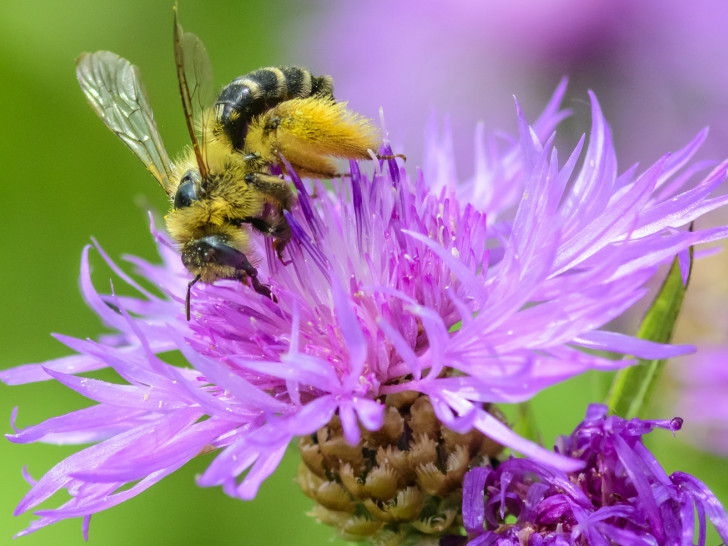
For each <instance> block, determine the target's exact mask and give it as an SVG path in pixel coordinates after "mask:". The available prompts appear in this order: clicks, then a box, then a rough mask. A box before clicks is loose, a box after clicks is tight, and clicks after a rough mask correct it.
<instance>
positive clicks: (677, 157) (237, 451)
mask: <svg viewBox="0 0 728 546" xmlns="http://www.w3.org/2000/svg"><path fill="white" fill-rule="evenodd" d="M563 91H564V85H562V86H561V87H560V88H559V91H558V92H557V94H556V96H555V97H554V99H553V100H552V101H551V103H550V104H549V105H548V107H547V108H546V111H545V112H544V114H543V115H542V116H541V118H540V119H539V120H538V121H536V122H535V123H534V124H533V126H530V125H529V124H528V122H527V121H526V118H525V116H524V115H523V113H522V112H521V111H520V109H518V121H519V130H520V134H519V138H518V139H517V141H515V142H514V143H510V144H508V146H507V147H506V149H505V150H500V148H499V146H498V145H497V143H496V141H495V140H487V139H485V137H484V136H483V135H482V133H479V136H478V142H479V150H478V153H479V160H478V164H477V172H476V176H475V177H474V178H473V179H472V180H470V181H468V182H467V183H464V184H457V182H456V180H455V178H454V175H453V174H452V173H453V169H452V166H453V164H452V157H451V156H450V155H449V152H448V149H447V146H446V144H443V143H442V142H440V141H439V139H438V138H436V137H435V136H432V138H431V142H432V143H433V144H434V146H433V149H432V150H430V152H429V154H430V165H432V167H431V168H429V169H428V171H427V172H422V171H418V172H417V173H416V174H415V175H413V177H412V178H410V176H409V175H408V173H407V172H406V171H405V169H404V168H403V167H401V166H399V165H398V164H397V163H396V161H395V160H389V161H384V162H381V163H380V164H379V166H378V168H375V172H374V174H373V175H367V174H364V173H362V171H361V168H362V167H360V166H359V165H358V164H356V163H351V166H350V168H351V176H350V177H346V178H342V179H340V180H335V181H333V185H332V186H331V187H327V186H325V185H324V184H323V183H321V182H312V183H307V182H304V181H302V180H301V179H299V178H298V177H297V176H295V174H294V175H293V176H292V182H293V184H294V185H295V187H296V189H297V191H298V204H297V206H295V207H294V208H293V209H292V212H291V213H290V214H289V215H288V216H287V218H288V221H289V224H290V226H291V230H292V233H293V237H292V240H291V242H290V243H289V244H288V246H287V247H286V254H285V255H284V257H285V258H286V263H280V262H279V261H278V260H277V257H276V256H275V252H274V251H273V250H272V248H271V246H270V243H269V241H266V240H262V239H261V240H259V241H258V244H259V248H258V255H259V256H261V258H262V261H261V263H260V264H259V265H258V270H259V278H261V280H262V281H263V282H266V283H267V284H269V285H270V286H271V289H272V291H273V293H274V294H275V295H276V297H277V300H278V301H277V303H275V302H273V301H271V300H270V299H268V298H265V297H262V296H260V295H259V294H256V293H254V292H253V291H252V290H251V289H249V288H247V287H245V286H242V285H241V284H240V283H235V282H231V281H222V282H219V283H216V284H215V285H204V286H201V285H199V284H198V285H196V286H195V287H194V289H193V292H192V311H193V316H192V320H191V321H190V322H187V321H186V320H185V316H184V308H183V300H184V298H183V295H184V293H185V287H186V284H187V282H188V281H189V275H188V274H187V272H186V271H185V270H184V268H183V267H182V264H181V263H180V259H179V255H178V253H177V251H176V249H175V248H174V247H173V246H172V245H170V243H169V241H168V239H167V238H166V237H165V236H164V235H162V234H159V233H157V232H156V230H154V229H153V231H154V234H155V237H156V238H157V240H158V241H159V249H160V253H161V256H162V259H163V263H162V264H160V265H156V264H150V263H147V262H145V261H142V260H140V259H137V258H130V261H131V262H132V263H133V264H134V265H135V266H136V268H137V273H138V274H139V275H141V276H142V277H144V278H145V279H147V280H148V281H150V282H151V283H153V284H154V285H155V286H157V287H158V288H159V289H160V290H161V291H162V293H163V296H161V297H160V296H158V295H155V294H153V293H151V292H149V291H147V290H146V289H144V288H143V287H142V286H140V285H138V284H137V283H136V282H135V281H134V280H132V279H131V278H130V277H128V276H127V275H126V274H125V273H124V272H123V271H122V270H121V269H119V268H118V267H117V266H116V265H114V264H113V262H111V260H109V259H108V257H106V256H105V254H104V253H103V251H102V250H101V249H100V248H98V247H97V248H98V250H99V252H101V254H102V256H103V257H104V259H106V260H107V261H108V263H109V264H110V265H111V267H112V268H113V269H114V271H115V272H116V273H117V274H118V275H119V276H120V277H121V278H122V279H123V280H124V281H126V282H127V283H129V284H130V285H131V286H132V287H134V288H135V289H136V290H138V292H139V294H140V296H139V297H136V298H132V297H122V296H118V295H116V294H115V293H114V291H113V287H112V291H111V294H109V295H101V294H99V293H98V292H97V291H96V289H95V288H94V286H93V285H92V283H91V281H90V277H89V257H88V249H87V250H86V251H84V254H83V259H82V270H81V287H82V291H83V294H84V297H85V298H86V300H87V301H88V303H89V305H90V306H91V307H92V308H93V309H94V310H95V311H96V312H97V313H98V315H99V316H100V317H101V318H102V319H103V321H104V322H105V323H106V325H107V326H109V327H111V328H112V329H114V330H115V331H116V332H117V333H116V334H115V335H112V336H106V337H104V338H102V339H101V340H100V341H90V340H79V339H73V338H69V337H66V336H58V338H59V339H60V340H61V341H62V342H64V343H65V344H66V345H68V346H69V347H70V348H72V349H73V350H74V351H76V352H77V354H76V355H74V356H70V357H66V358H63V359H59V360H55V361H51V362H47V363H44V364H42V365H28V366H22V367H19V368H16V369H13V370H7V371H4V372H2V374H1V375H0V378H1V379H2V380H3V381H5V382H6V383H9V384H16V383H23V382H30V381H40V380H47V379H51V378H53V379H55V380H57V381H59V382H60V383H62V384H64V385H66V386H67V387H69V388H72V389H74V390H76V391H78V392H79V393H81V394H83V395H84V396H86V397H88V398H90V399H91V400H94V401H95V402H97V404H96V405H95V406H93V407H91V408H88V409H83V410H79V411H76V412H72V413H70V414H67V415H62V416H59V417H53V418H51V419H49V420H47V421H45V422H43V423H40V424H38V425H35V426H31V427H28V428H25V429H23V430H20V431H18V432H17V433H16V434H13V435H9V436H8V438H9V439H10V440H11V441H14V442H18V443H27V442H34V441H44V442H50V443H85V442H97V443H96V444H95V445H93V446H91V447H88V448H86V449H84V450H82V451H79V452H78V453H76V454H75V455H72V456H71V457H69V458H68V459H66V460H64V461H62V462H61V463H59V464H58V465H56V466H55V467H54V468H52V469H51V470H50V471H49V472H48V473H47V474H46V475H45V476H43V477H42V478H41V479H40V480H38V481H37V482H34V483H33V487H32V488H31V490H30V491H29V493H28V494H27V495H26V496H25V498H24V499H23V500H22V501H21V503H20V504H19V506H18V508H17V512H18V513H20V512H24V511H26V510H29V509H32V508H34V507H35V506H37V505H38V504H39V503H41V502H43V501H44V500H46V499H48V498H49V497H50V496H51V495H53V494H54V493H55V492H57V491H58V490H60V489H67V490H68V492H69V493H70V494H71V499H70V500H69V501H68V502H66V503H65V504H64V505H62V506H61V507H59V508H57V509H54V510H44V511H41V512H39V515H40V519H39V520H38V521H37V522H35V523H34V524H33V525H32V526H31V528H30V529H29V530H27V531H24V533H27V532H30V531H32V530H35V529H37V528H39V527H42V526H44V525H48V524H50V523H53V522H55V521H58V520H59V519H63V518H67V517H79V516H84V517H88V516H90V514H92V513H94V512H97V511H99V510H102V509H105V508H108V507H110V506H113V505H115V504H118V503H119V502H122V501H124V500H126V499H128V498H130V497H132V496H134V495H136V494H138V493H139V492H140V491H143V490H144V489H146V488H147V487H149V486H151V485H152V484H154V483H156V482H157V481H159V480H160V479H161V478H163V477H164V476H166V475H167V474H169V473H171V472H173V471H174V470H176V469H177V468H179V467H180V466H181V465H183V464H184V463H185V462H187V461H188V460H190V459H191V458H192V457H194V456H195V455H197V454H199V453H206V452H210V451H216V452H218V454H217V456H216V458H215V459H214V461H213V462H212V463H211V465H210V466H209V467H208V469H207V470H206V471H205V472H204V473H203V474H202V475H201V476H200V478H199V480H198V482H199V484H200V485H203V486H211V485H220V486H222V487H223V489H224V491H225V492H226V493H228V494H229V495H232V496H236V497H239V498H242V499H250V498H253V497H254V496H255V495H256V492H257V490H258V487H259V486H260V484H261V482H262V481H263V480H264V479H265V478H266V477H267V476H268V475H270V474H271V473H272V472H273V471H274V470H275V468H276V466H277V464H278V462H279V461H280V459H281V457H282V456H283V452H284V451H285V449H286V446H287V445H288V444H289V442H290V441H291V440H292V439H293V438H295V437H300V436H307V435H310V434H313V433H314V432H316V431H318V430H320V429H322V428H323V427H325V426H327V425H328V424H329V423H331V422H332V419H333V418H334V417H335V416H336V419H337V423H339V424H337V427H338V428H340V430H341V435H342V438H343V439H344V440H345V441H346V442H347V443H348V444H350V445H355V444H357V443H358V442H359V441H360V439H361V438H362V430H364V431H376V430H378V429H379V428H380V427H381V426H382V424H383V423H384V422H385V413H386V409H387V408H386V407H385V403H384V401H385V399H386V396H387V395H395V394H397V393H403V392H416V393H420V394H422V395H426V396H427V397H428V400H429V401H428V403H429V404H431V407H432V411H433V414H434V415H435V416H436V418H437V419H438V421H439V423H442V424H443V425H444V426H446V427H447V428H448V429H450V430H452V431H455V432H460V433H464V432H467V431H469V430H471V429H476V430H478V431H480V432H481V433H483V434H485V435H486V436H488V437H490V438H491V439H493V440H495V441H496V442H498V443H500V444H502V445H504V446H507V447H510V448H512V449H514V450H516V451H519V452H521V453H523V454H526V455H528V456H529V457H531V458H532V460H534V461H541V462H545V463H549V464H551V465H554V466H555V467H558V468H561V469H563V470H574V469H576V468H579V467H580V466H582V464H583V462H582V461H579V460H574V459H571V458H569V456H568V455H567V454H561V453H554V452H551V451H548V450H545V449H543V448H541V447H539V446H537V445H536V444H534V443H532V442H530V441H527V440H526V439H524V438H521V437H520V436H518V435H517V434H515V433H514V432H512V431H511V430H510V429H509V428H508V427H507V426H505V424H503V423H502V421H501V420H499V419H497V418H496V417H494V416H493V415H492V414H491V413H489V412H488V411H487V405H488V404H490V403H499V402H518V401H522V400H526V399H528V398H530V397H531V396H533V395H534V394H535V393H537V392H539V391H540V390H542V389H544V388H546V387H548V386H549V385H552V384H554V383H557V382H559V381H562V380H564V379H566V378H568V377H571V376H573V375H576V374H579V373H581V372H583V371H585V370H589V369H599V370H611V369H615V368H617V367H620V366H624V365H627V364H629V363H630V362H629V361H615V360H610V359H607V358H605V357H603V356H596V355H593V354H588V353H586V352H584V351H583V350H582V349H583V348H589V349H601V350H604V351H614V352H616V353H621V354H631V355H635V356H641V357H646V358H665V357H669V356H674V355H677V354H682V353H684V352H686V351H687V350H689V349H690V348H689V347H675V346H665V345H658V344H655V343H650V342H647V341H643V340H639V339H635V338H632V337H629V336H627V335H622V334H619V333H616V332H610V331H606V330H601V329H600V328H601V327H602V326H604V325H605V324H606V323H607V322H609V321H610V320H611V319H613V318H614V317H616V316H618V315H620V314H621V313H622V312H623V311H624V310H626V309H627V308H629V307H630V306H631V305H632V304H634V303H635V302H636V301H638V300H639V299H640V298H642V297H643V296H644V295H645V294H646V288H645V283H646V282H647V281H648V280H649V279H650V278H651V277H652V276H653V275H654V274H655V273H656V271H657V268H658V267H659V266H660V265H661V264H663V263H666V262H668V261H670V260H671V259H672V258H673V257H674V256H675V254H678V253H685V251H687V249H688V248H689V247H690V246H692V245H695V244H698V243H703V242H708V241H712V240H715V239H718V238H722V237H725V236H726V235H727V234H728V231H727V230H726V229H725V228H714V229H708V230H703V231H688V230H685V229H680V228H685V227H686V226H687V225H688V224H690V223H691V222H692V221H693V220H694V219H695V218H697V217H699V216H700V215H702V214H703V213H705V212H707V211H709V210H712V209H715V208H717V207H720V206H722V205H724V204H725V203H726V202H728V197H716V198H708V195H709V194H710V193H711V192H712V191H713V190H714V189H715V188H716V187H717V185H718V184H720V182H721V181H722V180H723V178H724V177H725V171H726V164H725V163H722V164H720V165H718V166H716V167H715V168H714V169H713V170H712V171H710V172H708V173H707V174H705V175H704V176H697V173H698V172H699V171H700V170H701V168H704V167H706V165H705V164H696V165H691V166H688V163H689V160H690V158H691V156H692V154H693V153H694V152H695V150H696V149H697V148H698V146H699V145H700V143H701V142H702V141H703V140H704V138H705V132H703V133H701V134H699V135H698V136H697V137H696V138H695V139H694V140H693V141H692V142H690V143H689V144H688V145H687V146H686V147H685V148H683V149H682V150H680V151H678V152H677V153H675V154H672V155H666V156H664V157H663V158H662V159H660V160H659V161H658V162H657V163H656V164H654V165H653V166H651V167H649V168H648V169H646V170H645V171H644V172H641V173H638V172H637V169H636V167H633V168H631V169H628V170H627V171H625V172H624V173H621V174H620V173H619V172H618V169H617V162H616V158H615V154H614V150H613V147H612V143H611V137H610V132H609V128H608V126H607V124H606V122H605V120H604V118H603V117H602V113H601V111H600V109H599V105H598V103H597V101H596V99H595V98H594V97H592V114H593V129H592V132H591V136H590V139H589V145H588V147H587V149H586V152H585V154H584V157H583V164H582V166H581V167H580V168H578V169H577V164H578V161H579V158H580V156H581V153H582V148H583V143H584V139H582V140H581V141H580V142H579V144H578V145H577V146H576V149H575V150H574V151H573V153H571V154H570V155H569V157H568V158H567V159H566V160H565V161H564V162H563V163H560V162H559V157H558V155H557V153H556V151H555V150H554V149H553V146H552V142H553V138H554V136H553V134H552V132H553V130H554V128H555V126H556V124H557V123H558V122H559V121H560V120H561V119H562V118H563V116H564V115H565V112H562V111H560V110H559V108H558V104H559V101H560V98H561V96H562V94H563ZM446 142H447V140H445V143H446ZM486 150H488V151H487V152H486ZM383 153H384V154H389V153H390V150H389V149H388V148H387V149H385V150H383ZM314 195H315V196H316V197H313V196H314ZM175 350H178V351H180V352H181V353H182V355H183V356H184V357H185V359H186V361H187V363H188V366H186V367H178V366H174V365H171V364H169V363H167V362H166V361H165V360H164V359H163V356H164V353H167V352H169V351H175ZM104 367H111V368H113V369H114V370H115V371H116V372H117V373H118V375H119V376H120V378H121V379H122V380H123V382H122V383H110V382H107V381H102V380H97V379H91V378H86V377H81V376H78V375H76V374H79V373H82V372H88V371H92V370H97V369H100V368H104ZM243 475H244V477H242V479H241V476H243ZM128 484H133V485H131V486H130V487H128V488H127V487H126V486H127V485H128Z"/></svg>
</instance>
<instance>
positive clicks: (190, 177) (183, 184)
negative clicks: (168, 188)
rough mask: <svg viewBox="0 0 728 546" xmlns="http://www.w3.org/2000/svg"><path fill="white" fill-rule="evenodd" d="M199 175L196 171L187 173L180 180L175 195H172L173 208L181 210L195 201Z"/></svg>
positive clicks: (197, 197)
mask: <svg viewBox="0 0 728 546" xmlns="http://www.w3.org/2000/svg"><path fill="white" fill-rule="evenodd" d="M199 181H200V174H199V173H198V172H196V171H187V172H186V173H185V175H184V176H183V177H182V180H180V183H179V186H178V187H177V193H175V194H174V208H176V209H182V208H185V207H189V206H190V205H191V204H192V202H193V201H197V200H198V199H199V196H198V195H197V188H198V186H199Z"/></svg>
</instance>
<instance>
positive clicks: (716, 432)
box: [672, 347, 728, 457]
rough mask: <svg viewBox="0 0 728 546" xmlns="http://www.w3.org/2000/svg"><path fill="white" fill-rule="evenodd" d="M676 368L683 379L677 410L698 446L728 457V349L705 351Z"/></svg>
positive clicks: (700, 351)
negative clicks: (687, 424)
mask: <svg viewBox="0 0 728 546" xmlns="http://www.w3.org/2000/svg"><path fill="white" fill-rule="evenodd" d="M679 363H680V365H679V366H674V367H673V368H672V371H673V374H674V375H676V376H677V377H678V378H679V379H680V383H679V388H680V395H679V397H677V402H676V404H675V407H676V410H678V411H680V412H681V415H684V416H685V419H686V420H687V422H688V423H689V424H690V427H689V428H686V430H685V433H686V434H687V435H688V436H689V437H690V442H691V444H692V445H694V446H696V447H700V448H702V449H705V450H707V451H711V452H713V453H716V454H718V455H721V456H723V457H728V397H727V396H726V393H728V348H726V347H713V348H710V349H708V348H706V349H705V350H703V349H702V348H701V349H700V350H699V351H698V352H697V353H696V354H695V355H692V356H690V357H689V358H685V359H679Z"/></svg>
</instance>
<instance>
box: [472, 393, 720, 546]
mask: <svg viewBox="0 0 728 546" xmlns="http://www.w3.org/2000/svg"><path fill="white" fill-rule="evenodd" d="M681 426H682V419H680V418H675V419H672V420H670V421H640V420H639V419H632V420H631V421H625V420H624V419H621V418H619V417H617V416H614V415H612V416H609V417H607V408H606V406H602V405H598V404H593V405H591V406H590V407H589V409H588V410H587V413H586V418H585V419H584V421H583V422H582V423H581V424H579V426H577V427H576V430H575V431H574V433H573V434H572V435H571V436H569V437H567V436H562V437H560V438H559V440H558V442H557V446H556V451H557V452H559V453H563V454H565V455H569V456H571V457H574V458H577V459H580V460H582V461H583V462H584V467H583V468H582V469H581V470H578V471H574V472H564V471H562V470H559V469H557V468H554V467H552V466H549V465H547V464H543V463H540V462H538V461H533V460H529V459H515V458H511V459H509V460H507V461H504V462H502V463H500V464H499V465H498V467H497V468H496V469H493V468H474V469H472V470H470V471H469V472H468V474H467V475H466V477H465V489H464V491H463V521H464V523H465V527H466V529H467V531H468V534H469V536H470V538H471V539H472V540H471V541H470V542H469V543H468V544H470V545H471V546H476V545H484V544H499V545H502V546H506V545H508V544H513V545H520V544H543V545H547V544H553V545H556V544H559V545H561V544H563V545H566V544H645V545H647V544H692V543H693V534H694V532H695V528H694V517H695V514H696V513H697V516H698V521H699V527H698V532H699V539H698V543H699V544H705V526H706V520H705V516H706V515H707V516H708V518H709V519H710V521H711V522H712V523H713V525H715V527H716V529H717V530H718V532H719V534H720V535H721V537H722V538H723V540H726V538H728V514H726V511H725V509H724V508H723V507H722V506H721V504H720V502H719V501H718V499H717V498H716V497H715V496H714V495H713V494H712V493H711V492H710V490H709V489H708V488H707V487H706V486H705V485H704V484H703V483H702V482H701V481H700V480H698V479H696V478H694V477H692V476H690V475H688V474H684V473H682V472H675V473H673V474H672V475H670V476H668V475H667V474H666V473H665V471H664V470H663V469H662V467H661V466H660V464H659V462H658V461H657V459H655V457H654V455H652V453H650V452H649V450H647V448H646V447H645V446H644V445H643V444H642V436H643V435H645V434H647V433H648V432H651V431H652V430H653V429H654V428H664V429H667V430H672V431H673V432H674V431H677V430H679V429H680V427H681ZM484 493H485V502H484V501H483V494H484Z"/></svg>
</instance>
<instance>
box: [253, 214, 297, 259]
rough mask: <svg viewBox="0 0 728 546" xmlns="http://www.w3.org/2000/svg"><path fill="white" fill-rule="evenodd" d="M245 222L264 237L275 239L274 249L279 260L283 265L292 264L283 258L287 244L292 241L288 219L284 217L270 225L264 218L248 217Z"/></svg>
mask: <svg viewBox="0 0 728 546" xmlns="http://www.w3.org/2000/svg"><path fill="white" fill-rule="evenodd" d="M243 222H245V223H246V224H250V225H251V226H252V227H253V228H254V229H255V230H257V231H260V232H261V233H262V234H263V235H268V236H269V237H273V238H274V239H275V240H274V241H273V249H274V250H275V251H276V254H278V259H279V260H280V261H281V262H282V263H283V265H288V264H289V263H290V261H289V262H286V261H285V260H284V259H283V256H282V253H283V249H284V248H285V247H286V243H288V241H289V240H290V239H291V227H290V226H289V225H288V222H286V219H285V218H284V217H283V216H281V217H280V218H279V219H277V220H276V221H274V222H270V223H269V222H266V221H265V220H263V219H262V218H257V217H255V216H248V217H247V218H244V219H243Z"/></svg>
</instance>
